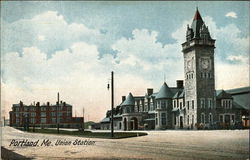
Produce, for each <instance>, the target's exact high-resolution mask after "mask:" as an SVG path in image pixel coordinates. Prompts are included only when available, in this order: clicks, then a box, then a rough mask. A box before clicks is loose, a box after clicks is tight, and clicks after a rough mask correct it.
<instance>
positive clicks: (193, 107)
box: [192, 100, 194, 109]
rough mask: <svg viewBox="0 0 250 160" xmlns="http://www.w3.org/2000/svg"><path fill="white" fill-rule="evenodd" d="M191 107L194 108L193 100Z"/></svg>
mask: <svg viewBox="0 0 250 160" xmlns="http://www.w3.org/2000/svg"><path fill="white" fill-rule="evenodd" d="M192 109H194V100H192Z"/></svg>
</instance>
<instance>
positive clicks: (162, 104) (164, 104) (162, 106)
mask: <svg viewBox="0 0 250 160" xmlns="http://www.w3.org/2000/svg"><path fill="white" fill-rule="evenodd" d="M161 108H162V109H165V108H166V102H165V101H161Z"/></svg>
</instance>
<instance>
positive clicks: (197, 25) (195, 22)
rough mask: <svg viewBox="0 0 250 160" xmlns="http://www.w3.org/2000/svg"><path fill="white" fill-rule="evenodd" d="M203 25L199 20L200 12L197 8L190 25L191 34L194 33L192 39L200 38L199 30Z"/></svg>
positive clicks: (200, 19)
mask: <svg viewBox="0 0 250 160" xmlns="http://www.w3.org/2000/svg"><path fill="white" fill-rule="evenodd" d="M203 24H204V22H203V20H202V18H201V15H200V12H199V10H198V8H197V10H196V12H195V15H194V18H193V22H192V25H191V28H192V29H193V32H194V38H199V37H200V29H201V27H202V25H203Z"/></svg>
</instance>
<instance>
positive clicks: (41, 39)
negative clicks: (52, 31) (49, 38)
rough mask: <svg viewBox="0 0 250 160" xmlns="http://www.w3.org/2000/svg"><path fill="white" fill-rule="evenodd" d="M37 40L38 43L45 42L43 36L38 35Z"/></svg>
mask: <svg viewBox="0 0 250 160" xmlns="http://www.w3.org/2000/svg"><path fill="white" fill-rule="evenodd" d="M37 39H38V40H39V41H44V40H45V36H44V35H38V37H37Z"/></svg>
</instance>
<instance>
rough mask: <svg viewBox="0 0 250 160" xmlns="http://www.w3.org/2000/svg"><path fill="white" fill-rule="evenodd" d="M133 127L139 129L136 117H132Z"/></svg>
mask: <svg viewBox="0 0 250 160" xmlns="http://www.w3.org/2000/svg"><path fill="white" fill-rule="evenodd" d="M131 122H132V123H131V129H132V130H138V119H137V118H136V117H133V118H131Z"/></svg>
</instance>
